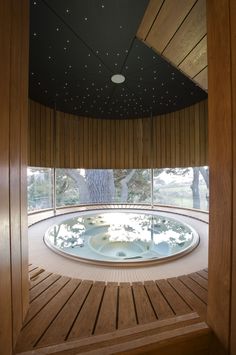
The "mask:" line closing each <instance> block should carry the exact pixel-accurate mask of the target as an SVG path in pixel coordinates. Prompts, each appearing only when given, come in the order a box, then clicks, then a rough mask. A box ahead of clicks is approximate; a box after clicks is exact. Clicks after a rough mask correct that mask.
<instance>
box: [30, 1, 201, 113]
mask: <svg viewBox="0 0 236 355" xmlns="http://www.w3.org/2000/svg"><path fill="white" fill-rule="evenodd" d="M147 5H148V0H66V1H65V0H31V15H30V19H31V21H30V22H31V24H30V88H29V94H30V97H31V98H32V99H34V100H36V101H38V102H41V103H43V104H45V105H47V106H54V105H55V104H56V108H57V109H58V110H60V111H64V112H69V113H74V114H77V115H79V116H89V117H104V118H110V117H111V118H130V117H131V118H134V117H146V116H149V115H150V114H151V113H152V114H153V115H159V114H163V113H167V112H171V111H176V110H178V109H181V108H183V107H186V106H189V105H192V104H194V103H195V102H198V101H201V100H203V99H204V98H206V97H207V94H206V93H205V92H204V91H203V90H202V89H200V88H199V87H198V86H197V85H196V84H194V83H193V82H192V81H191V80H190V79H188V78H187V77H186V76H184V75H183V74H182V73H180V72H179V71H178V70H177V69H175V68H174V67H173V66H172V65H170V64H169V63H168V62H166V61H165V60H164V59H163V58H161V57H160V56H158V55H157V54H156V53H154V52H153V50H152V49H150V48H148V47H147V46H146V45H145V44H143V43H142V42H140V41H139V40H138V39H137V38H136V37H135V35H136V32H137V29H138V27H139V24H140V22H141V20H142V17H143V15H144V12H145V9H146V7H147ZM117 73H122V74H123V75H124V76H125V78H126V80H125V82H124V83H123V84H114V83H112V82H111V76H112V75H113V74H117Z"/></svg>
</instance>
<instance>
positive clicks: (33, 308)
mask: <svg viewBox="0 0 236 355" xmlns="http://www.w3.org/2000/svg"><path fill="white" fill-rule="evenodd" d="M69 280H70V279H69V278H68V277H64V276H63V277H61V278H60V279H59V280H57V281H56V282H55V283H54V284H52V285H51V286H50V287H49V288H48V289H47V290H46V291H45V292H44V293H43V294H41V295H40V296H39V297H37V298H36V299H35V300H34V301H33V302H32V303H31V304H30V308H29V311H28V313H27V316H26V318H25V321H24V325H26V324H28V323H29V322H30V320H31V319H32V318H33V317H34V316H35V315H36V314H37V313H38V312H39V311H40V310H41V309H42V308H43V307H44V306H45V305H47V304H48V302H50V300H52V299H53V298H55V295H57V293H58V292H59V291H60V290H61V289H62V288H63V287H64V286H65V284H66V283H68V282H69Z"/></svg>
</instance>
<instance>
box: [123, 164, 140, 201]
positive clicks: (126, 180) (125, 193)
mask: <svg viewBox="0 0 236 355" xmlns="http://www.w3.org/2000/svg"><path fill="white" fill-rule="evenodd" d="M135 172H136V169H132V170H130V173H129V174H128V175H126V177H125V178H124V179H122V180H121V181H120V184H121V196H120V202H121V203H124V202H127V201H128V193H129V190H128V183H129V181H130V180H131V179H132V177H133V175H134V174H135Z"/></svg>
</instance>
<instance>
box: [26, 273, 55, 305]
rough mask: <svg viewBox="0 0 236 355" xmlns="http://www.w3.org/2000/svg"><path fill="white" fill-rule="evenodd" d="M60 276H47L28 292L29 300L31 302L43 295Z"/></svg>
mask: <svg viewBox="0 0 236 355" xmlns="http://www.w3.org/2000/svg"><path fill="white" fill-rule="evenodd" d="M60 277H61V276H60V275H57V274H52V275H50V276H48V277H47V278H46V279H45V280H43V281H42V282H40V283H39V284H38V285H36V286H34V287H33V288H32V289H31V290H30V295H29V300H30V302H32V301H33V300H34V299H35V298H37V297H38V296H39V295H40V294H41V293H43V292H44V291H45V290H46V289H47V288H48V287H49V286H51V285H52V284H53V283H54V282H55V281H57V280H58V279H59V278H60Z"/></svg>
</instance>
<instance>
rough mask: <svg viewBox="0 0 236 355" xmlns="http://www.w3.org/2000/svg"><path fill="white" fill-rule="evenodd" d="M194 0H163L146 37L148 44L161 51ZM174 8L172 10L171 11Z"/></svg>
mask: <svg viewBox="0 0 236 355" xmlns="http://www.w3.org/2000/svg"><path fill="white" fill-rule="evenodd" d="M195 1H196V0H181V2H180V3H179V5H178V6H175V0H165V2H164V4H163V6H162V8H161V10H160V12H159V14H158V16H157V18H156V19H155V22H154V24H153V26H152V28H151V30H150V32H149V34H148V36H147V38H146V42H147V44H148V45H149V46H151V47H153V48H154V49H155V50H156V51H157V52H159V53H162V52H163V51H164V49H165V48H166V46H167V45H168V43H169V42H170V40H171V39H172V38H173V36H174V35H175V33H176V31H177V30H178V28H179V27H180V25H181V24H182V22H183V21H184V19H185V17H186V16H187V14H188V13H189V11H190V10H191V8H192V6H193V5H194V3H195ZM173 9H174V11H173Z"/></svg>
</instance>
